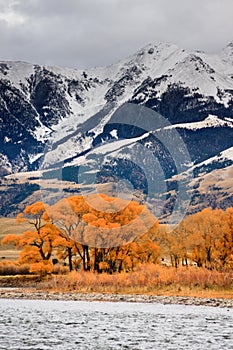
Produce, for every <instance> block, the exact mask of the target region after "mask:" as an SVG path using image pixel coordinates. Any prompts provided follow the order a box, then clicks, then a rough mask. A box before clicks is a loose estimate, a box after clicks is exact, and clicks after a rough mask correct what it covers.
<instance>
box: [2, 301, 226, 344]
mask: <svg viewBox="0 0 233 350" xmlns="http://www.w3.org/2000/svg"><path fill="white" fill-rule="evenodd" d="M0 311H1V312H0V333H1V340H0V349H1V350H16V349H17V350H19V349H20V350H31V349H33V350H47V349H56V350H66V349H67V350H68V349H69V350H70V349H79V350H82V349H83V350H84V349H85V350H86V349H96V350H98V349H101V350H103V349H104V350H110V349H113V350H117V349H133V350H139V349H146V350H150V349H151V350H152V349H153V350H155V349H158V350H159V349H162V350H164V349H194V350H195V349H201V350H202V349H204V348H205V347H208V348H209V349H211V350H220V349H224V350H228V349H232V343H233V337H232V329H233V312H232V310H227V309H224V308H212V307H204V306H182V305H162V304H145V303H143V304H140V303H124V302H120V303H111V302H72V301H71V302H64V301H43V300H40V301H36V300H10V299H8V300H6V299H5V300H4V299H3V300H1V302H0Z"/></svg>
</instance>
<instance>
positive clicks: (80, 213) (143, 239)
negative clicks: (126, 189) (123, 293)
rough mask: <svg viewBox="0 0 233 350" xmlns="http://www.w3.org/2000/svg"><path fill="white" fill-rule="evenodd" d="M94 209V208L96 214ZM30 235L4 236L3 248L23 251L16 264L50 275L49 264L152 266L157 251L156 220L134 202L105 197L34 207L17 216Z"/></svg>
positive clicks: (117, 268)
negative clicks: (26, 224)
mask: <svg viewBox="0 0 233 350" xmlns="http://www.w3.org/2000/svg"><path fill="white" fill-rule="evenodd" d="M96 208H98V209H96ZM17 221H18V222H25V221H27V222H29V223H30V224H31V225H32V227H33V230H30V231H25V232H24V233H23V234H22V235H15V234H11V235H7V236H6V237H5V238H4V239H3V240H2V244H3V245H6V244H11V245H12V244H13V245H14V246H15V247H17V248H20V249H22V251H21V253H20V257H19V263H21V264H24V263H29V264H32V267H33V269H34V270H35V271H36V270H40V269H41V266H42V265H44V267H45V268H46V266H47V269H48V271H49V269H51V261H52V260H53V261H54V260H55V258H56V259H58V261H67V262H68V265H69V269H70V271H72V270H73V269H74V268H75V269H77V268H80V267H82V268H83V270H85V271H90V270H94V271H97V272H102V271H106V272H109V273H112V272H115V271H118V272H121V271H122V270H126V271H127V270H130V269H132V268H133V267H134V266H135V265H136V264H138V263H147V262H152V263H157V262H158V259H159V253H160V249H159V247H158V245H157V243H156V242H155V241H153V239H152V237H153V236H154V234H155V232H156V230H157V228H158V220H157V219H155V217H154V216H153V215H152V214H151V213H150V212H149V211H148V210H147V209H146V207H145V206H144V205H140V204H139V203H137V202H134V201H130V202H127V201H125V200H122V199H116V198H112V197H108V196H105V195H92V196H89V197H88V198H84V197H83V196H73V197H69V198H66V199H61V200H60V201H58V202H57V203H56V204H54V205H53V206H48V205H45V204H44V203H42V202H37V203H35V204H32V205H30V206H27V207H26V209H25V210H24V212H23V213H21V214H19V215H18V217H17Z"/></svg>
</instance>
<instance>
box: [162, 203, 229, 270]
mask: <svg viewBox="0 0 233 350" xmlns="http://www.w3.org/2000/svg"><path fill="white" fill-rule="evenodd" d="M156 242H157V244H158V245H159V246H160V247H162V252H163V253H164V254H168V255H169V256H170V260H171V264H172V265H173V266H176V267H177V266H178V265H179V264H182V265H188V264H189V263H192V264H195V265H196V266H198V267H206V268H208V269H217V270H223V269H225V268H233V208H232V207H231V208H227V209H226V211H224V210H221V209H215V210H212V209H211V208H206V209H203V210H202V211H201V212H198V213H196V214H194V215H190V216H188V217H186V218H185V220H183V221H182V222H181V223H180V224H179V226H178V227H177V228H175V229H174V230H172V231H170V232H166V229H165V228H163V227H160V228H159V230H158V233H157V240H156Z"/></svg>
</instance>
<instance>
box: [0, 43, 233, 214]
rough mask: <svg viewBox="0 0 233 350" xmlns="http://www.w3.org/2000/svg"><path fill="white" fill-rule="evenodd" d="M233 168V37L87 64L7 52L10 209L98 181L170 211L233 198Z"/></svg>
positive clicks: (2, 206) (2, 145)
mask: <svg viewBox="0 0 233 350" xmlns="http://www.w3.org/2000/svg"><path fill="white" fill-rule="evenodd" d="M232 175H233V43H230V44H228V45H227V46H226V47H225V48H224V49H223V50H222V51H221V52H220V53H218V54H207V53H204V52H200V51H196V52H188V51H187V50H184V49H181V48H179V47H177V46H176V45H173V44H164V43H163V44H158V45H153V44H149V45H147V46H146V47H144V48H142V49H141V50H139V51H138V52H136V53H135V54H134V55H132V56H130V57H128V58H126V59H123V60H121V61H120V62H118V63H116V64H113V65H110V66H107V67H96V68H88V69H70V68H61V67H47V66H40V65H37V64H30V63H25V62H10V61H7V62H0V176H1V183H0V193H1V202H0V215H13V214H15V213H16V212H17V211H19V210H21V209H22V208H23V206H24V205H25V204H26V203H30V202H32V201H34V200H35V199H38V198H39V196H42V197H43V198H44V199H48V200H49V201H53V200H55V199H56V198H59V196H61V195H64V193H65V194H67V193H68V194H69V193H75V191H78V192H80V191H81V192H82V191H85V192H88V191H93V188H96V187H98V190H99V189H100V188H101V191H102V190H105V191H106V189H107V191H110V192H114V191H115V192H116V191H117V192H118V193H120V192H121V193H124V195H125V196H127V195H128V196H129V198H130V196H132V195H133V197H134V198H138V200H141V201H143V200H145V198H146V201H147V203H148V205H149V206H150V207H151V208H152V209H153V210H154V212H155V214H156V215H157V216H158V217H160V218H161V220H165V218H166V217H167V215H168V214H169V213H170V214H171V212H178V211H179V212H182V215H183V212H184V211H185V212H186V211H187V212H188V213H192V212H195V211H198V210H200V209H202V208H204V207H206V206H212V207H214V208H215V207H221V208H225V207H227V206H232V205H233V181H232ZM61 193H62V194H61ZM183 201H184V202H185V203H186V202H187V201H188V202H189V203H188V206H187V207H186V204H185V205H184V204H183Z"/></svg>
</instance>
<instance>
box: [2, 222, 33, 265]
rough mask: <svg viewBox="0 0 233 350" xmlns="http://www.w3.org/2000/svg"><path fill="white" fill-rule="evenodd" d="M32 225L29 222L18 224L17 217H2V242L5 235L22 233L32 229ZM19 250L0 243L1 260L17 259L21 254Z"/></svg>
mask: <svg viewBox="0 0 233 350" xmlns="http://www.w3.org/2000/svg"><path fill="white" fill-rule="evenodd" d="M31 228H32V227H31V225H29V224H26V223H25V224H24V223H23V224H17V223H16V221H15V218H0V242H1V240H2V238H3V237H5V236H6V235H8V234H11V233H13V234H21V233H23V232H24V231H25V230H30V229H31ZM19 253H20V252H19V250H16V249H14V248H12V249H9V248H8V247H7V246H6V247H2V246H1V245H0V261H3V260H4V259H6V260H13V261H15V260H17V259H18V256H19Z"/></svg>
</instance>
